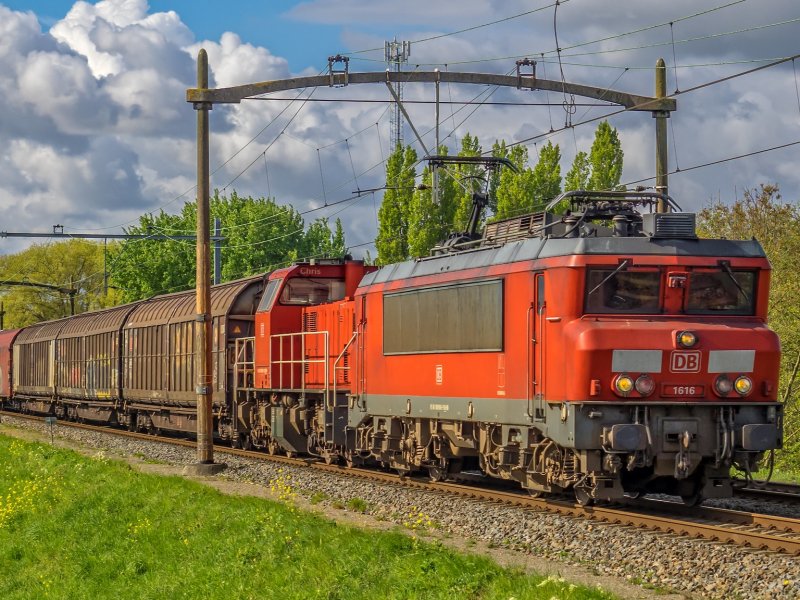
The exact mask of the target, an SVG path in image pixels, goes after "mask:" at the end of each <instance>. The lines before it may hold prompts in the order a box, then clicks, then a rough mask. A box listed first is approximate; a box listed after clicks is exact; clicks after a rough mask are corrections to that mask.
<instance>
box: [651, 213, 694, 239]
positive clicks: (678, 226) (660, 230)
mask: <svg viewBox="0 0 800 600" xmlns="http://www.w3.org/2000/svg"><path fill="white" fill-rule="evenodd" d="M642 230H643V231H644V234H645V235H647V236H650V237H652V238H671V239H692V240H694V239H697V232H696V230H695V214H694V213H649V214H644V215H642Z"/></svg>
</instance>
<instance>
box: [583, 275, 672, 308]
mask: <svg viewBox="0 0 800 600" xmlns="http://www.w3.org/2000/svg"><path fill="white" fill-rule="evenodd" d="M585 306H586V312H587V313H612V314H613V313H624V314H637V313H639V314H648V313H657V312H660V310H661V271H659V270H653V269H651V270H639V269H637V270H623V269H619V268H616V269H614V268H611V267H601V268H590V269H588V270H587V273H586V303H585Z"/></svg>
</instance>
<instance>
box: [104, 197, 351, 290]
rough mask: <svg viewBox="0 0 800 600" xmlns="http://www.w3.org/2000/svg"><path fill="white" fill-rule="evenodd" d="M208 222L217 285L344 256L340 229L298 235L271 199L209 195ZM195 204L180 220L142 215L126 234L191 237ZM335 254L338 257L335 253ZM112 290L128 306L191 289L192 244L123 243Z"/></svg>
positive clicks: (321, 225) (300, 229) (297, 223)
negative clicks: (212, 226) (218, 264)
mask: <svg viewBox="0 0 800 600" xmlns="http://www.w3.org/2000/svg"><path fill="white" fill-rule="evenodd" d="M211 217H212V222H213V219H214V218H216V217H219V218H220V220H221V221H222V226H223V229H222V235H223V237H224V238H225V242H224V243H223V246H222V273H221V280H222V281H231V280H234V279H239V278H242V277H245V276H247V275H251V274H254V273H259V272H264V271H271V270H273V269H275V268H277V267H279V266H283V265H285V264H287V263H288V262H291V261H293V260H296V259H297V258H299V257H303V256H311V255H319V254H331V255H334V254H335V255H343V254H344V251H343V249H344V246H345V243H344V232H343V231H342V229H341V223H338V224H337V232H336V233H335V234H331V231H330V228H329V227H328V224H327V221H325V220H322V222H319V221H318V222H315V223H313V224H312V225H311V227H310V228H309V232H308V233H306V232H305V231H304V222H303V218H302V216H301V215H300V213H298V212H297V211H296V210H295V209H294V208H292V207H291V206H281V205H279V204H277V203H276V202H275V200H274V199H271V198H252V197H247V198H242V197H240V196H239V195H238V194H236V192H233V193H231V195H230V197H227V196H225V195H221V194H219V193H218V192H215V193H214V197H213V198H212V199H211ZM195 223H196V204H195V203H194V202H192V203H186V204H185V205H184V206H183V209H182V210H181V212H180V214H178V215H170V214H167V213H164V212H163V211H162V212H160V213H158V214H157V215H152V214H149V213H148V214H145V215H142V216H141V217H140V218H139V224H138V225H137V226H134V227H131V228H130V229H129V231H128V233H134V234H151V233H155V234H163V235H194V234H195ZM340 250H341V252H340ZM110 270H111V274H112V278H113V281H114V285H116V286H118V287H120V288H121V289H122V290H123V296H124V298H125V300H128V301H132V300H138V299H141V298H147V297H150V296H153V295H157V294H164V293H168V292H174V291H179V290H185V289H189V288H191V287H193V286H194V285H195V273H196V266H195V242H194V241H190V240H158V241H156V240H129V241H126V242H124V243H123V244H122V245H121V246H120V247H119V250H118V252H117V253H116V256H115V257H114V259H113V261H112V264H111V269H110Z"/></svg>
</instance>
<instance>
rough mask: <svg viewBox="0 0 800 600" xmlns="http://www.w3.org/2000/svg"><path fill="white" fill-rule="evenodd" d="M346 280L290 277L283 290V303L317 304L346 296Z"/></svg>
mask: <svg viewBox="0 0 800 600" xmlns="http://www.w3.org/2000/svg"><path fill="white" fill-rule="evenodd" d="M344 292H345V289H344V281H341V280H338V279H319V278H316V279H310V278H300V277H298V278H296V279H290V280H289V281H287V282H286V285H285V286H284V288H283V291H282V292H281V304H301V305H305V306H308V305H315V304H324V303H326V302H334V301H336V300H341V299H342V298H344Z"/></svg>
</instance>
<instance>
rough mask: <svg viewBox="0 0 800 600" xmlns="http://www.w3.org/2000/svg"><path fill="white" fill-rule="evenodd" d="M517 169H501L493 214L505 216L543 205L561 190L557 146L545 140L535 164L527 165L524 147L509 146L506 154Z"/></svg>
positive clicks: (511, 215)
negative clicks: (494, 212)
mask: <svg viewBox="0 0 800 600" xmlns="http://www.w3.org/2000/svg"><path fill="white" fill-rule="evenodd" d="M507 158H508V159H509V160H510V161H511V162H512V163H513V164H514V166H515V167H516V168H517V172H514V171H512V170H511V169H504V170H503V171H502V172H501V173H500V177H499V184H498V185H497V192H496V193H497V215H496V216H497V217H498V218H501V219H505V218H508V217H513V216H518V215H521V214H524V213H526V212H532V211H534V210H542V209H543V208H544V206H545V205H546V204H547V202H549V201H550V200H552V199H553V198H555V197H556V196H558V195H559V194H560V193H561V166H560V164H559V162H560V161H561V149H560V148H559V147H558V145H553V143H552V142H547V144H545V146H543V147H542V149H541V151H540V152H539V160H538V161H537V163H536V166H535V167H534V168H533V169H531V168H530V167H528V166H527V165H528V149H527V148H525V147H524V146H521V145H518V146H513V147H512V148H511V150H510V151H509V153H508V157H507Z"/></svg>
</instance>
